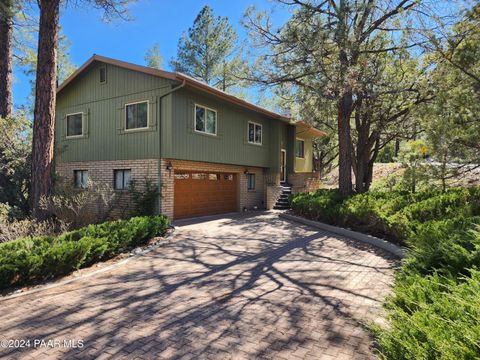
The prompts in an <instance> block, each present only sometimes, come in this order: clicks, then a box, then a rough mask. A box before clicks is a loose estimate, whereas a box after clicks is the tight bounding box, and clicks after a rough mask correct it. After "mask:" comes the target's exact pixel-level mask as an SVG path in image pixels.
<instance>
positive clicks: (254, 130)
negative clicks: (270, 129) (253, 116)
mask: <svg viewBox="0 0 480 360" xmlns="http://www.w3.org/2000/svg"><path fill="white" fill-rule="evenodd" d="M248 142H249V143H251V144H256V145H262V125H260V124H256V123H253V122H249V123H248Z"/></svg>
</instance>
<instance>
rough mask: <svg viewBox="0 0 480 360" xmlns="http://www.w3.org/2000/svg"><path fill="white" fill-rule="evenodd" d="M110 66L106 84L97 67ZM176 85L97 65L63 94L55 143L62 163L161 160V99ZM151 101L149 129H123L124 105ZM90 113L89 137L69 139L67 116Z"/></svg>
mask: <svg viewBox="0 0 480 360" xmlns="http://www.w3.org/2000/svg"><path fill="white" fill-rule="evenodd" d="M100 66H106V68H107V82H106V83H105V84H100V82H99V78H98V69H99V67H100ZM171 86H172V82H171V81H170V80H167V79H162V78H158V77H155V76H151V75H148V74H143V73H138V72H135V71H131V70H127V69H123V68H120V67H117V66H113V65H103V64H100V63H94V64H92V66H91V68H90V69H89V70H87V71H86V72H84V73H83V74H81V75H80V76H79V77H78V78H77V79H75V80H74V81H73V82H72V83H71V84H69V86H68V87H66V88H65V89H64V90H63V91H62V92H61V93H60V94H59V96H58V100H57V118H56V119H57V122H56V131H55V141H56V148H57V160H56V161H60V162H69V161H94V160H133V159H150V158H158V157H159V156H160V146H159V141H160V135H159V132H160V131H159V123H160V119H159V115H160V112H159V107H158V105H159V97H160V96H161V95H163V94H165V93H166V92H167V91H169V90H170V89H171ZM139 100H148V101H149V103H150V104H149V115H150V119H149V120H150V124H151V128H150V129H149V131H139V132H129V133H124V132H122V131H120V130H119V129H120V128H121V126H122V124H123V121H124V116H125V115H124V105H125V104H126V103H129V102H133V101H139ZM76 111H84V112H85V111H88V112H89V116H88V134H87V136H86V137H85V138H78V139H66V138H65V121H64V118H65V115H66V114H68V113H72V112H76Z"/></svg>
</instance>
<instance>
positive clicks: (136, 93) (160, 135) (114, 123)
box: [55, 63, 293, 172]
mask: <svg viewBox="0 0 480 360" xmlns="http://www.w3.org/2000/svg"><path fill="white" fill-rule="evenodd" d="M100 66H105V67H106V69H107V82H106V83H105V84H100V82H99V77H98V69H99V68H100ZM176 85H178V84H174V82H173V81H171V80H168V79H163V78H159V77H155V76H152V75H149V74H144V73H139V72H136V71H132V70H128V69H124V68H121V67H118V66H115V65H111V64H102V63H93V64H92V65H91V66H90V67H89V68H88V69H87V70H86V71H84V72H83V73H82V74H80V75H79V76H78V77H77V78H76V79H74V80H73V81H72V82H71V83H70V84H69V85H68V86H67V87H65V88H64V89H63V90H62V92H61V93H59V96H58V99H57V122H56V131H55V141H56V156H57V157H56V161H57V162H71V161H101V160H134V159H152V158H160V157H162V158H171V159H181V160H192V161H205V162H212V163H223V164H235V165H242V166H252V167H253V166H255V167H263V168H269V172H278V171H279V165H280V149H281V148H285V147H287V148H290V146H291V145H290V142H289V140H290V139H289V136H288V129H289V128H290V127H291V126H290V125H288V124H286V123H283V122H281V121H279V120H275V119H271V118H268V117H267V116H265V115H262V114H258V113H256V112H254V111H251V110H247V109H244V108H242V107H240V106H236V105H232V104H230V103H228V102H226V101H225V100H222V99H218V98H216V97H215V96H213V95H210V94H205V93H203V92H201V91H199V90H193V89H187V88H182V89H180V90H178V91H175V92H173V93H171V94H168V95H166V94H167V93H168V92H169V91H170V90H171V89H172V87H174V86H176ZM165 95H166V96H165ZM140 100H148V101H149V102H150V106H149V112H150V114H149V115H150V119H149V120H150V125H151V128H150V129H149V131H139V132H127V133H126V132H123V131H122V130H121V127H122V126H123V122H124V116H125V115H124V106H125V104H126V103H129V102H134V101H140ZM195 103H198V104H201V105H206V106H208V107H210V108H214V109H216V110H217V112H218V122H217V128H218V136H209V135H202V134H199V133H197V132H195V131H194V104H195ZM77 111H83V112H88V116H87V121H88V124H87V125H88V126H87V128H88V133H87V134H86V136H85V137H84V138H78V139H66V138H65V120H64V118H65V115H66V114H68V113H73V112H77ZM248 121H253V122H256V123H260V124H262V125H263V136H262V137H263V139H262V145H261V146H258V145H253V144H249V143H248V139H247V127H248ZM292 156H293V151H289V150H288V149H287V157H288V158H289V159H290V158H291V157H292ZM292 160H293V159H292ZM292 165H293V164H292Z"/></svg>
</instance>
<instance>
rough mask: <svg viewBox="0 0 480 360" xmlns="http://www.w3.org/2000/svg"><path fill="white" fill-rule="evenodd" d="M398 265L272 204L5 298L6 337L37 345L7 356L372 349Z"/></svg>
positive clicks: (294, 355)
mask: <svg viewBox="0 0 480 360" xmlns="http://www.w3.org/2000/svg"><path fill="white" fill-rule="evenodd" d="M395 266H396V261H395V260H393V259H392V258H391V257H390V256H389V255H387V254H386V253H384V252H383V251H380V250H378V249H375V248H372V247H370V246H367V245H364V244H359V243H357V242H355V241H353V240H347V239H343V238H339V237H337V236H334V235H333V234H331V233H328V232H324V231H319V230H317V229H313V228H309V227H306V226H302V225H299V224H296V223H292V222H289V221H286V220H282V219H279V218H278V217H277V215H276V214H272V213H260V214H258V215H257V216H253V215H235V216H232V217H229V218H223V219H216V220H210V221H206V222H205V221H204V222H202V223H197V224H187V225H185V224H184V226H180V227H179V228H178V229H177V232H176V234H175V236H174V240H173V241H172V242H171V243H169V244H167V245H165V246H163V247H161V248H159V249H158V250H156V251H153V252H151V253H149V254H147V255H146V256H143V257H141V258H138V259H134V260H132V261H130V262H129V263H127V264H125V265H124V266H121V267H118V268H116V269H113V270H111V271H110V272H107V273H103V274H97V275H95V276H94V277H92V278H85V279H80V280H78V281H76V282H73V283H70V284H68V285H63V286H60V287H56V288H53V289H49V290H46V291H43V292H40V293H36V294H33V295H29V296H22V297H20V298H16V299H11V300H6V301H2V302H1V303H0V305H1V309H2V317H1V322H0V337H2V338H3V339H30V340H31V344H32V345H31V347H30V348H24V349H23V350H22V351H21V352H19V351H18V350H16V351H14V350H12V349H5V348H3V349H0V354H1V356H2V357H3V358H9V359H11V358H30V357H31V358H35V359H43V358H46V357H50V358H62V359H74V358H79V359H93V358H127V359H159V358H167V359H176V358H193V359H204V358H208V359H210V358H212V359H228V358H239V359H240V358H245V359H247V358H248V359H254V358H273V359H303V358H305V359H307V358H308V359H310V358H312V359H323V358H325V359H327V358H332V359H333V358H336V359H341V358H345V359H350V358H352V359H361V358H371V357H373V353H372V350H371V348H370V346H371V338H370V337H369V335H368V333H367V331H366V330H364V328H363V327H362V325H361V324H362V322H363V321H364V320H365V319H370V320H375V319H376V318H377V317H379V316H380V315H381V314H380V312H381V310H380V309H381V301H382V299H383V297H384V296H385V295H386V293H387V292H388V284H389V283H390V282H391V280H392V273H393V268H394V267H395ZM35 339H37V340H39V339H43V340H45V341H48V340H50V341H51V342H50V345H51V347H50V348H46V347H45V346H48V345H49V343H48V342H45V343H40V344H38V345H37V347H36V348H34V347H33V341H34V340H35ZM54 340H56V341H57V343H54V342H53V341H54ZM64 340H67V341H69V340H73V341H79V340H82V341H83V343H84V347H83V348H81V349H79V348H77V349H74V348H72V347H68V346H67V347H64V344H63V341H64ZM58 341H60V344H58Z"/></svg>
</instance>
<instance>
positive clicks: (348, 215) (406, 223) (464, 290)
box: [291, 187, 480, 359]
mask: <svg viewBox="0 0 480 360" xmlns="http://www.w3.org/2000/svg"><path fill="white" fill-rule="evenodd" d="M291 205H292V209H293V211H294V212H296V213H297V214H299V215H303V216H305V217H308V218H310V219H314V220H320V221H324V222H327V223H330V224H334V225H340V226H346V227H349V228H353V229H355V230H359V231H362V232H366V233H370V234H373V235H377V236H378V235H380V236H384V237H385V238H387V239H389V240H394V241H396V242H399V243H402V244H404V245H407V246H409V248H410V252H409V256H408V257H407V258H406V259H405V260H404V262H403V264H402V267H401V269H400V270H399V271H398V272H397V274H396V278H395V282H394V286H393V294H392V295H391V296H390V297H388V298H387V300H386V302H385V307H386V308H387V310H388V312H387V313H388V320H389V325H388V326H387V327H383V328H382V327H378V326H373V329H374V331H375V333H376V339H377V342H378V345H379V355H380V357H382V358H385V359H478V358H480V272H479V271H478V269H480V187H472V188H456V189H450V190H447V191H446V192H440V191H436V190H431V191H424V192H420V193H416V194H411V193H406V192H399V191H392V192H382V191H371V192H368V193H365V194H356V195H353V196H351V197H348V198H341V197H340V196H339V194H338V192H337V191H336V190H318V191H317V192H315V193H310V194H298V195H294V196H292V197H291Z"/></svg>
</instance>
